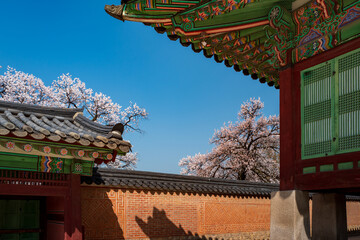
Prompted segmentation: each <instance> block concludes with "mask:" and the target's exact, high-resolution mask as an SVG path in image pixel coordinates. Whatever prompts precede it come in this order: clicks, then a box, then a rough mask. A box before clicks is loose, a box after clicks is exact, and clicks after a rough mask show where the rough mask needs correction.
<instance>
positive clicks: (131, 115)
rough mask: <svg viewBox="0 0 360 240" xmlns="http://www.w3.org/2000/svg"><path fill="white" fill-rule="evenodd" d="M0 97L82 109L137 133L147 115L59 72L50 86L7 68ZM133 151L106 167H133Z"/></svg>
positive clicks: (0, 78) (1, 79)
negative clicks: (121, 104) (123, 106)
mask: <svg viewBox="0 0 360 240" xmlns="http://www.w3.org/2000/svg"><path fill="white" fill-rule="evenodd" d="M0 99H1V100H5V101H10V102H19V103H29V104H38V105H43V106H52V107H64V108H83V109H84V114H85V115H86V116H87V117H89V118H90V119H92V120H93V121H96V122H99V123H101V124H105V125H114V124H116V123H122V124H124V128H125V131H127V132H131V131H136V132H141V131H142V130H141V129H140V127H139V123H140V121H141V120H144V119H147V118H148V112H147V111H146V110H145V109H144V108H141V107H139V106H138V105H137V104H136V103H132V102H130V104H129V106H128V107H126V108H125V109H123V108H122V106H120V105H119V104H117V103H115V102H113V101H112V99H111V97H110V96H107V95H105V94H103V93H97V92H96V93H94V91H93V90H92V89H91V88H87V87H86V86H85V82H82V81H81V80H80V79H79V78H73V77H72V76H71V75H70V74H61V75H60V76H59V77H58V78H57V79H56V80H54V81H53V82H52V84H51V86H45V84H44V82H43V81H42V80H41V79H39V78H37V77H35V76H34V75H32V74H28V73H24V72H22V71H17V70H15V69H13V68H11V67H8V68H7V71H6V72H5V73H4V74H3V75H0ZM136 162H137V154H136V153H128V154H127V155H126V156H119V157H117V160H116V161H115V162H114V163H111V164H109V166H110V167H115V168H128V169H134V168H135V166H136Z"/></svg>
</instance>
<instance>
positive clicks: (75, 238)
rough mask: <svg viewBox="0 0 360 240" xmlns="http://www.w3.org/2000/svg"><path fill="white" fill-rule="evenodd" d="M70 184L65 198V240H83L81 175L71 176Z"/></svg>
mask: <svg viewBox="0 0 360 240" xmlns="http://www.w3.org/2000/svg"><path fill="white" fill-rule="evenodd" d="M69 183H70V187H69V191H68V194H67V195H66V196H65V213H64V215H65V216H64V225H65V226H64V227H65V240H82V227H81V195H80V175H75V174H71V175H69Z"/></svg>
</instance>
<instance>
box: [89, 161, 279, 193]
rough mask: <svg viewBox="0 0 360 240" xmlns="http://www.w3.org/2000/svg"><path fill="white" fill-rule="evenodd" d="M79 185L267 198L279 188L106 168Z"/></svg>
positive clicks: (260, 184)
mask: <svg viewBox="0 0 360 240" xmlns="http://www.w3.org/2000/svg"><path fill="white" fill-rule="evenodd" d="M82 183H84V184H93V183H94V184H96V185H104V184H105V185H107V186H114V187H116V186H117V187H121V188H131V189H148V190H160V191H172V192H188V193H210V194H211V193H212V194H222V195H243V196H265V197H270V193H271V192H273V191H278V190H279V185H278V184H272V183H255V182H248V181H235V180H224V179H215V178H203V177H194V176H185V175H177V174H165V173H154V172H143V171H130V170H119V169H109V168H94V172H93V176H91V177H87V176H86V177H85V176H83V177H82Z"/></svg>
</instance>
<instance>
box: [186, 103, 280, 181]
mask: <svg viewBox="0 0 360 240" xmlns="http://www.w3.org/2000/svg"><path fill="white" fill-rule="evenodd" d="M263 108H264V104H263V103H262V102H261V101H260V99H253V98H252V99H250V100H249V101H247V102H245V103H244V104H242V105H241V109H240V111H239V113H238V120H237V121H236V122H235V123H232V122H229V123H228V124H227V125H226V124H224V126H223V127H222V128H221V129H220V130H216V131H215V133H214V136H213V137H212V139H211V140H210V143H211V144H214V145H215V147H214V148H213V149H212V151H211V152H209V153H206V154H200V153H199V154H195V155H194V156H187V157H185V158H183V159H181V160H180V162H179V166H181V167H183V168H182V171H181V173H182V174H188V175H197V176H203V177H216V178H224V179H236V180H249V181H260V182H278V179H279V147H280V145H279V136H280V135H279V133H280V127H279V117H278V116H269V117H265V116H263V114H262V109H263Z"/></svg>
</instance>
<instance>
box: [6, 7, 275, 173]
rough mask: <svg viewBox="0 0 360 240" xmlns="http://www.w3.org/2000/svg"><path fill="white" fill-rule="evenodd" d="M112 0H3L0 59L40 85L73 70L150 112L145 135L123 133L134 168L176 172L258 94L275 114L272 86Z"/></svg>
mask: <svg viewBox="0 0 360 240" xmlns="http://www.w3.org/2000/svg"><path fill="white" fill-rule="evenodd" d="M105 4H116V5H117V4H120V1H111V0H106V1H105V0H104V1H103V0H86V1H85V0H77V1H70V0H63V1H40V0H38V1H28V0H22V1H20V0H18V1H16V0H12V1H2V3H1V7H0V22H1V23H2V26H1V34H0V36H1V37H0V65H1V66H3V69H2V70H1V73H2V72H3V71H4V68H5V67H6V66H8V65H9V66H11V67H14V68H16V69H17V70H21V71H24V72H27V73H32V74H34V75H35V76H37V77H39V78H41V79H42V80H43V81H44V82H45V83H46V84H49V83H50V82H51V81H52V80H54V79H56V78H57V77H58V76H59V75H60V74H61V73H70V74H71V75H72V76H74V77H79V78H80V79H81V80H82V81H84V82H85V83H86V86H87V87H90V88H92V89H94V90H95V91H98V92H103V93H105V94H107V95H109V96H111V97H112V98H113V100H114V101H115V102H117V103H119V104H120V105H122V106H124V107H126V106H127V105H128V102H129V101H133V102H136V103H137V104H138V105H140V106H142V107H145V108H146V109H147V111H148V112H149V114H150V115H149V120H146V121H144V122H142V124H141V127H142V129H143V130H144V131H145V133H144V134H138V133H128V134H126V135H124V138H125V139H128V140H130V141H131V143H132V144H133V146H134V147H133V151H135V152H138V154H139V158H140V160H139V163H138V167H137V169H138V170H145V171H156V172H167V173H179V171H180V167H179V166H178V161H179V160H180V159H181V158H182V157H186V156H187V155H194V154H195V153H199V152H201V153H206V152H208V151H210V150H211V148H212V146H211V145H209V139H210V138H211V136H212V135H213V132H214V129H218V128H220V127H221V126H222V125H223V124H224V122H228V121H234V120H236V115H237V112H238V110H239V109H240V105H241V103H242V102H244V101H246V100H247V99H249V98H250V97H260V98H261V100H262V101H263V102H264V103H265V110H264V113H265V114H266V115H270V114H278V113H279V91H278V90H276V89H275V88H273V87H271V88H270V87H268V86H267V85H265V84H260V83H259V81H254V80H252V79H251V78H250V77H245V76H244V75H243V74H242V73H238V72H235V71H234V70H233V69H232V68H227V67H226V66H225V65H224V64H219V63H216V62H215V61H214V60H213V59H207V58H205V57H204V56H203V55H202V53H194V52H193V51H192V50H191V48H190V47H188V48H185V47H183V46H181V45H180V43H179V42H178V41H177V42H174V41H171V40H169V39H168V38H167V36H166V35H165V34H163V35H162V34H158V33H156V32H155V30H154V29H153V28H151V27H147V26H145V25H143V24H142V23H132V22H121V21H119V20H117V19H114V18H112V17H110V16H109V15H107V14H106V13H105V11H104V5H105Z"/></svg>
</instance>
